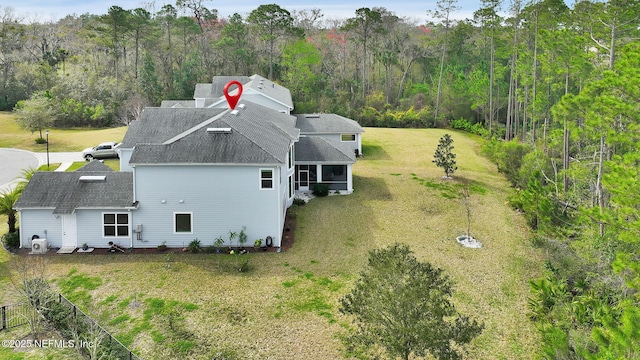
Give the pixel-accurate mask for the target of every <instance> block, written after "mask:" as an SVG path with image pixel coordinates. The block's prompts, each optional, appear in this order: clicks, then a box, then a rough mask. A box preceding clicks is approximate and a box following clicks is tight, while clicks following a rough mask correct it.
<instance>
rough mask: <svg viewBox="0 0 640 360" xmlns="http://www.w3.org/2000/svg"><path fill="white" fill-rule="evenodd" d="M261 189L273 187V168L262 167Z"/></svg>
mask: <svg viewBox="0 0 640 360" xmlns="http://www.w3.org/2000/svg"><path fill="white" fill-rule="evenodd" d="M260 189H273V170H271V169H260Z"/></svg>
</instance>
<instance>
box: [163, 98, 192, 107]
mask: <svg viewBox="0 0 640 360" xmlns="http://www.w3.org/2000/svg"><path fill="white" fill-rule="evenodd" d="M160 107H163V108H193V107H196V101H195V100H162V103H161V104H160Z"/></svg>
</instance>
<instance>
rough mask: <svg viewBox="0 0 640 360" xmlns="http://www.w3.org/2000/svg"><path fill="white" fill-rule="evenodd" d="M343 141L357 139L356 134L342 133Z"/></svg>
mask: <svg viewBox="0 0 640 360" xmlns="http://www.w3.org/2000/svg"><path fill="white" fill-rule="evenodd" d="M341 140H342V141H356V134H342V135H341Z"/></svg>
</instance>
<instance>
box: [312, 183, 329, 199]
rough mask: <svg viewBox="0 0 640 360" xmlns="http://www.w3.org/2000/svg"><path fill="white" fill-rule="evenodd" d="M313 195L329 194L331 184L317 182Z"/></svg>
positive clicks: (322, 195)
mask: <svg viewBox="0 0 640 360" xmlns="http://www.w3.org/2000/svg"><path fill="white" fill-rule="evenodd" d="M313 195H315V196H317V197H324V196H327V195H329V186H327V185H325V184H315V185H314V186H313Z"/></svg>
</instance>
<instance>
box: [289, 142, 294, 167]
mask: <svg viewBox="0 0 640 360" xmlns="http://www.w3.org/2000/svg"><path fill="white" fill-rule="evenodd" d="M292 167H293V145H291V147H290V148H289V169H291V168H292Z"/></svg>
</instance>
